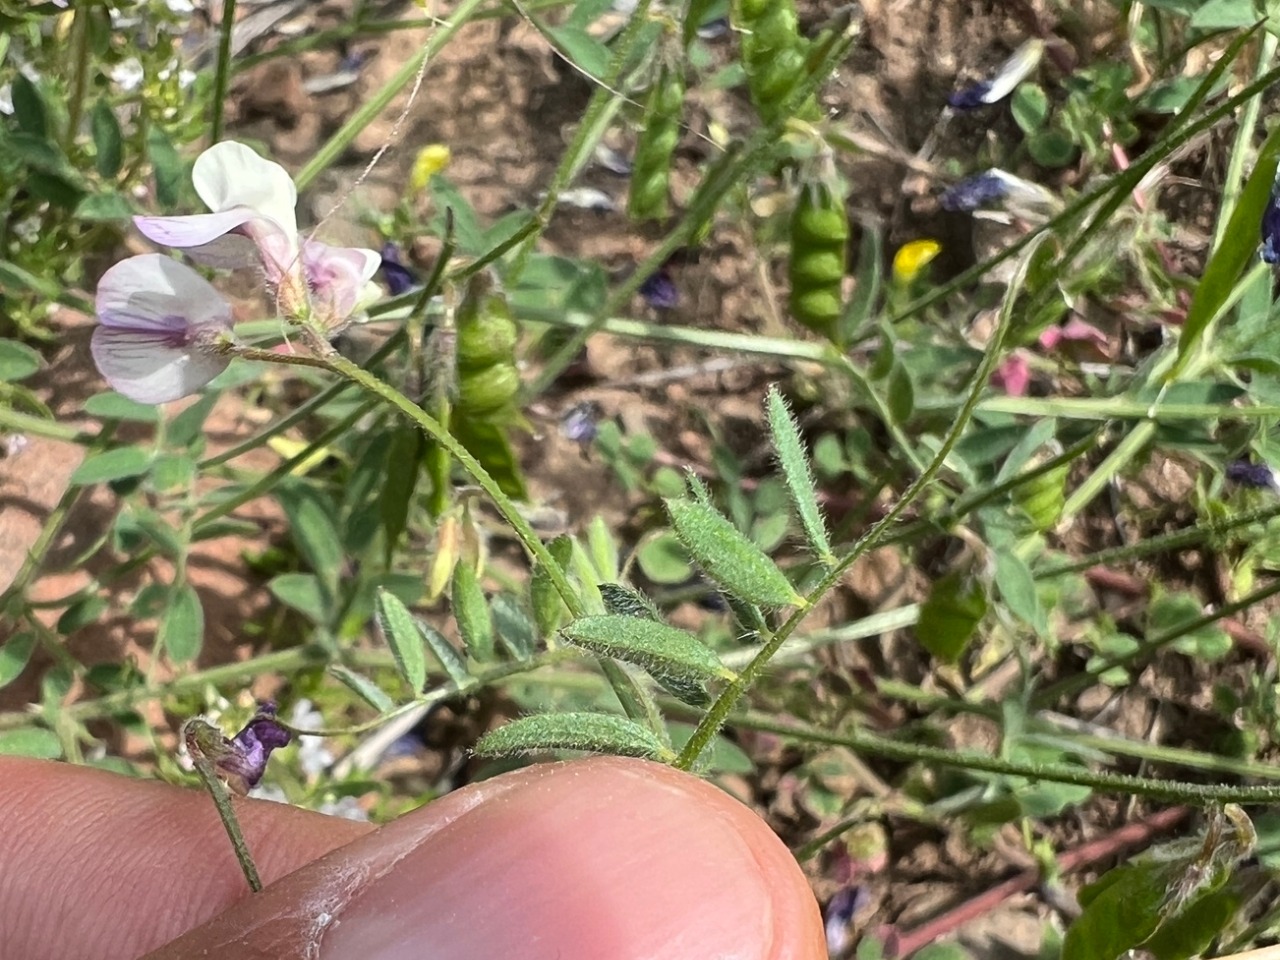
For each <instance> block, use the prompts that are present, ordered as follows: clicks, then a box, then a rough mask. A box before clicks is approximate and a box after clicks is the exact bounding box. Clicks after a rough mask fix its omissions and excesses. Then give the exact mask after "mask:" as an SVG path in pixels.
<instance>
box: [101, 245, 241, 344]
mask: <svg viewBox="0 0 1280 960" xmlns="http://www.w3.org/2000/svg"><path fill="white" fill-rule="evenodd" d="M96 305H97V313H98V321H99V322H100V323H102V324H104V325H105V326H108V327H122V328H128V329H131V330H151V331H156V332H161V333H170V334H172V333H180V332H182V331H184V330H189V329H190V328H192V327H215V328H221V329H223V330H226V331H230V330H231V307H230V305H229V304H228V303H227V301H225V300H224V299H222V295H221V294H219V293H218V291H217V290H215V289H214V288H213V287H212V286H211V285H210V284H209V282H208V281H207V280H205V279H204V278H203V277H202V276H200V275H199V274H198V273H196V272H195V271H194V270H192V269H191V268H190V267H188V266H185V265H183V264H181V263H179V262H178V261H177V260H174V259H172V258H171V257H166V256H164V255H162V254H159V253H145V254H142V255H141V256H138V257H130V258H129V259H127V260H121V261H120V262H119V263H117V264H116V265H115V266H114V267H112V268H111V269H110V270H108V271H107V272H106V273H105V274H103V276H102V280H101V281H100V282H99V283H98V292H97V297H96Z"/></svg>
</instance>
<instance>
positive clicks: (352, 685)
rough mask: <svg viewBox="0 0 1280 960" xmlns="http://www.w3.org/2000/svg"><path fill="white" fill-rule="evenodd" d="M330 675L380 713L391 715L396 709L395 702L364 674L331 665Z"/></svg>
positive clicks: (340, 665) (338, 664)
mask: <svg viewBox="0 0 1280 960" xmlns="http://www.w3.org/2000/svg"><path fill="white" fill-rule="evenodd" d="M329 673H330V674H332V675H333V676H334V677H335V678H336V679H337V680H338V681H339V682H340V683H342V684H343V686H345V687H346V688H347V689H348V690H350V691H351V692H352V693H354V694H355V695H356V696H357V697H359V698H360V699H361V700H363V701H364V702H365V703H367V704H369V706H371V707H373V709H375V710H377V711H378V712H379V713H390V712H391V711H392V710H394V709H395V702H394V701H393V700H392V699H391V698H390V697H388V696H387V695H386V694H385V693H383V692H382V688H380V687H379V686H378V685H377V684H376V683H374V682H373V681H372V680H370V679H369V678H368V677H366V676H365V675H364V674H362V673H356V672H355V671H354V670H349V669H347V668H346V667H344V666H342V664H340V663H334V664H330V665H329Z"/></svg>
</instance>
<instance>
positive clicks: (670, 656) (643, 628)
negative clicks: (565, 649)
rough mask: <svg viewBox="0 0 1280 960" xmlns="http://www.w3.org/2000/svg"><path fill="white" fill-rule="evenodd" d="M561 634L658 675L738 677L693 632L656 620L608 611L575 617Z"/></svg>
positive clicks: (606, 655)
mask: <svg viewBox="0 0 1280 960" xmlns="http://www.w3.org/2000/svg"><path fill="white" fill-rule="evenodd" d="M560 633H561V636H563V637H564V638H565V639H566V640H568V641H569V642H570V643H572V644H573V645H574V646H578V647H582V648H583V649H584V650H589V651H591V652H592V653H594V654H595V655H596V656H600V657H611V658H612V659H614V660H622V661H624V662H626V663H634V664H636V665H637V666H639V667H643V668H644V669H645V670H647V671H648V672H649V673H651V674H653V675H654V676H655V677H672V678H675V679H678V680H680V679H683V680H695V681H701V680H706V679H708V678H710V677H719V678H721V679H723V680H732V679H733V678H734V676H735V674H734V673H733V671H732V670H730V669H729V668H728V667H726V666H725V665H724V664H722V663H721V662H720V658H719V657H717V656H716V655H715V653H714V652H713V651H712V650H711V649H709V648H708V647H707V646H705V645H704V644H703V643H702V642H701V641H699V640H698V638H697V637H695V636H694V635H693V634H691V633H686V632H685V631H684V630H679V629H677V628H675V627H671V626H668V625H667V624H665V623H659V622H658V621H656V620H649V619H645V618H641V617H628V616H619V615H617V614H604V615H602V616H598V617H583V618H582V619H580V620H575V621H574V622H573V623H571V624H569V625H568V626H567V627H565V628H564V629H563V630H561V631H560Z"/></svg>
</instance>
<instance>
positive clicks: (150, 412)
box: [82, 390, 160, 423]
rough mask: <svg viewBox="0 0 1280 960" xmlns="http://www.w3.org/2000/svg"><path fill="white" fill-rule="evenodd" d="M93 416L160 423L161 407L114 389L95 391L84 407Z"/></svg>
mask: <svg viewBox="0 0 1280 960" xmlns="http://www.w3.org/2000/svg"><path fill="white" fill-rule="evenodd" d="M82 409H83V410H84V412H85V413H87V414H89V416H91V417H97V418H98V419H99V420H135V421H137V422H138V423H159V422H160V408H159V407H155V406H151V405H150V404H146V403H138V401H136V400H130V399H129V398H128V397H122V396H121V395H120V394H118V393H116V392H115V391H114V390H108V391H106V392H105V393H95V394H94V395H93V396H92V397H90V398H89V399H88V400H86V401H85V402H84V407H83V408H82Z"/></svg>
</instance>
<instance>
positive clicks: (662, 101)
mask: <svg viewBox="0 0 1280 960" xmlns="http://www.w3.org/2000/svg"><path fill="white" fill-rule="evenodd" d="M683 108H684V74H683V73H682V72H681V71H680V69H678V68H677V67H673V66H668V65H664V66H663V67H662V69H661V71H659V73H658V79H657V82H655V83H654V85H653V87H652V88H651V89H650V91H649V98H648V100H647V101H646V102H645V108H644V129H643V130H642V131H641V132H640V139H639V141H638V142H637V143H636V155H635V162H634V165H633V167H632V170H631V192H630V196H629V197H628V199H627V213H628V214H630V216H631V218H632V219H634V220H658V219H662V218H663V217H666V216H667V214H668V213H669V212H670V210H669V207H668V204H667V186H668V181H669V180H670V176H671V155H672V154H673V153H674V152H675V149H676V144H677V143H678V142H679V141H680V114H681V111H682V110H683Z"/></svg>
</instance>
